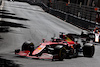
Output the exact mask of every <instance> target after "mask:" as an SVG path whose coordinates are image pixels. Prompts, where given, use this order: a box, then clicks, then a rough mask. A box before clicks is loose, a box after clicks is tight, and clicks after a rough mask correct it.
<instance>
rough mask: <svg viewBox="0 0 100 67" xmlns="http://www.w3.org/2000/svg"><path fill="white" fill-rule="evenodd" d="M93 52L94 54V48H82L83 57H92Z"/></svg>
mask: <svg viewBox="0 0 100 67" xmlns="http://www.w3.org/2000/svg"><path fill="white" fill-rule="evenodd" d="M94 52H95V47H94V46H87V45H85V46H84V47H83V55H84V56H85V57H92V56H93V55H94Z"/></svg>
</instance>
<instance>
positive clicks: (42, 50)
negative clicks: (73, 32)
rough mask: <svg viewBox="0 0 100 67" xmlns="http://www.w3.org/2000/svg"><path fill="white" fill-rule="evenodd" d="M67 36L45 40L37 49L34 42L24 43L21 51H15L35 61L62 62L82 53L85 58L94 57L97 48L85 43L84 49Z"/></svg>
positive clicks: (62, 35)
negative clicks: (49, 60)
mask: <svg viewBox="0 0 100 67" xmlns="http://www.w3.org/2000/svg"><path fill="white" fill-rule="evenodd" d="M71 39H72V38H70V36H69V35H68V36H67V34H63V33H61V34H60V35H59V38H56V37H53V38H51V40H50V41H46V40H45V39H43V42H42V43H40V45H39V46H37V47H36V48H35V47H34V44H33V43H32V42H29V41H27V42H24V43H23V45H22V48H21V50H20V49H17V50H15V54H17V55H19V56H25V57H30V58H34V59H51V60H60V61H62V60H63V59H66V58H72V57H78V54H79V53H80V52H83V56H85V57H92V56H93V55H94V51H95V46H94V45H93V44H91V43H85V44H84V45H83V47H82V46H81V45H80V44H79V43H77V41H76V42H74V41H73V40H71Z"/></svg>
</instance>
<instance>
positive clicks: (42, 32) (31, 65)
mask: <svg viewBox="0 0 100 67" xmlns="http://www.w3.org/2000/svg"><path fill="white" fill-rule="evenodd" d="M0 23H2V25H6V26H9V27H10V29H9V31H8V32H0V57H1V58H5V59H8V60H13V61H14V63H16V64H19V65H20V66H21V67H99V66H100V49H99V48H100V46H99V45H96V51H95V55H94V56H93V57H92V58H88V57H83V56H82V55H81V56H80V57H78V58H72V59H64V61H51V60H37V59H31V58H26V57H18V56H16V55H15V54H14V50H15V49H18V48H20V47H21V45H22V43H23V42H24V41H27V40H30V41H32V42H33V43H34V44H35V46H38V45H39V43H40V42H41V41H42V39H43V38H45V39H46V40H50V38H51V37H53V36H54V34H56V36H57V37H58V35H59V32H65V33H77V34H80V33H81V31H82V30H81V29H79V28H77V27H75V26H73V25H71V24H69V23H67V22H64V21H62V20H60V19H58V18H56V17H54V16H52V15H50V14H48V13H46V12H44V11H43V10H42V8H40V7H39V6H35V5H33V6H31V5H29V4H27V3H22V2H8V1H5V4H4V10H3V16H2V21H1V22H0Z"/></svg>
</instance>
